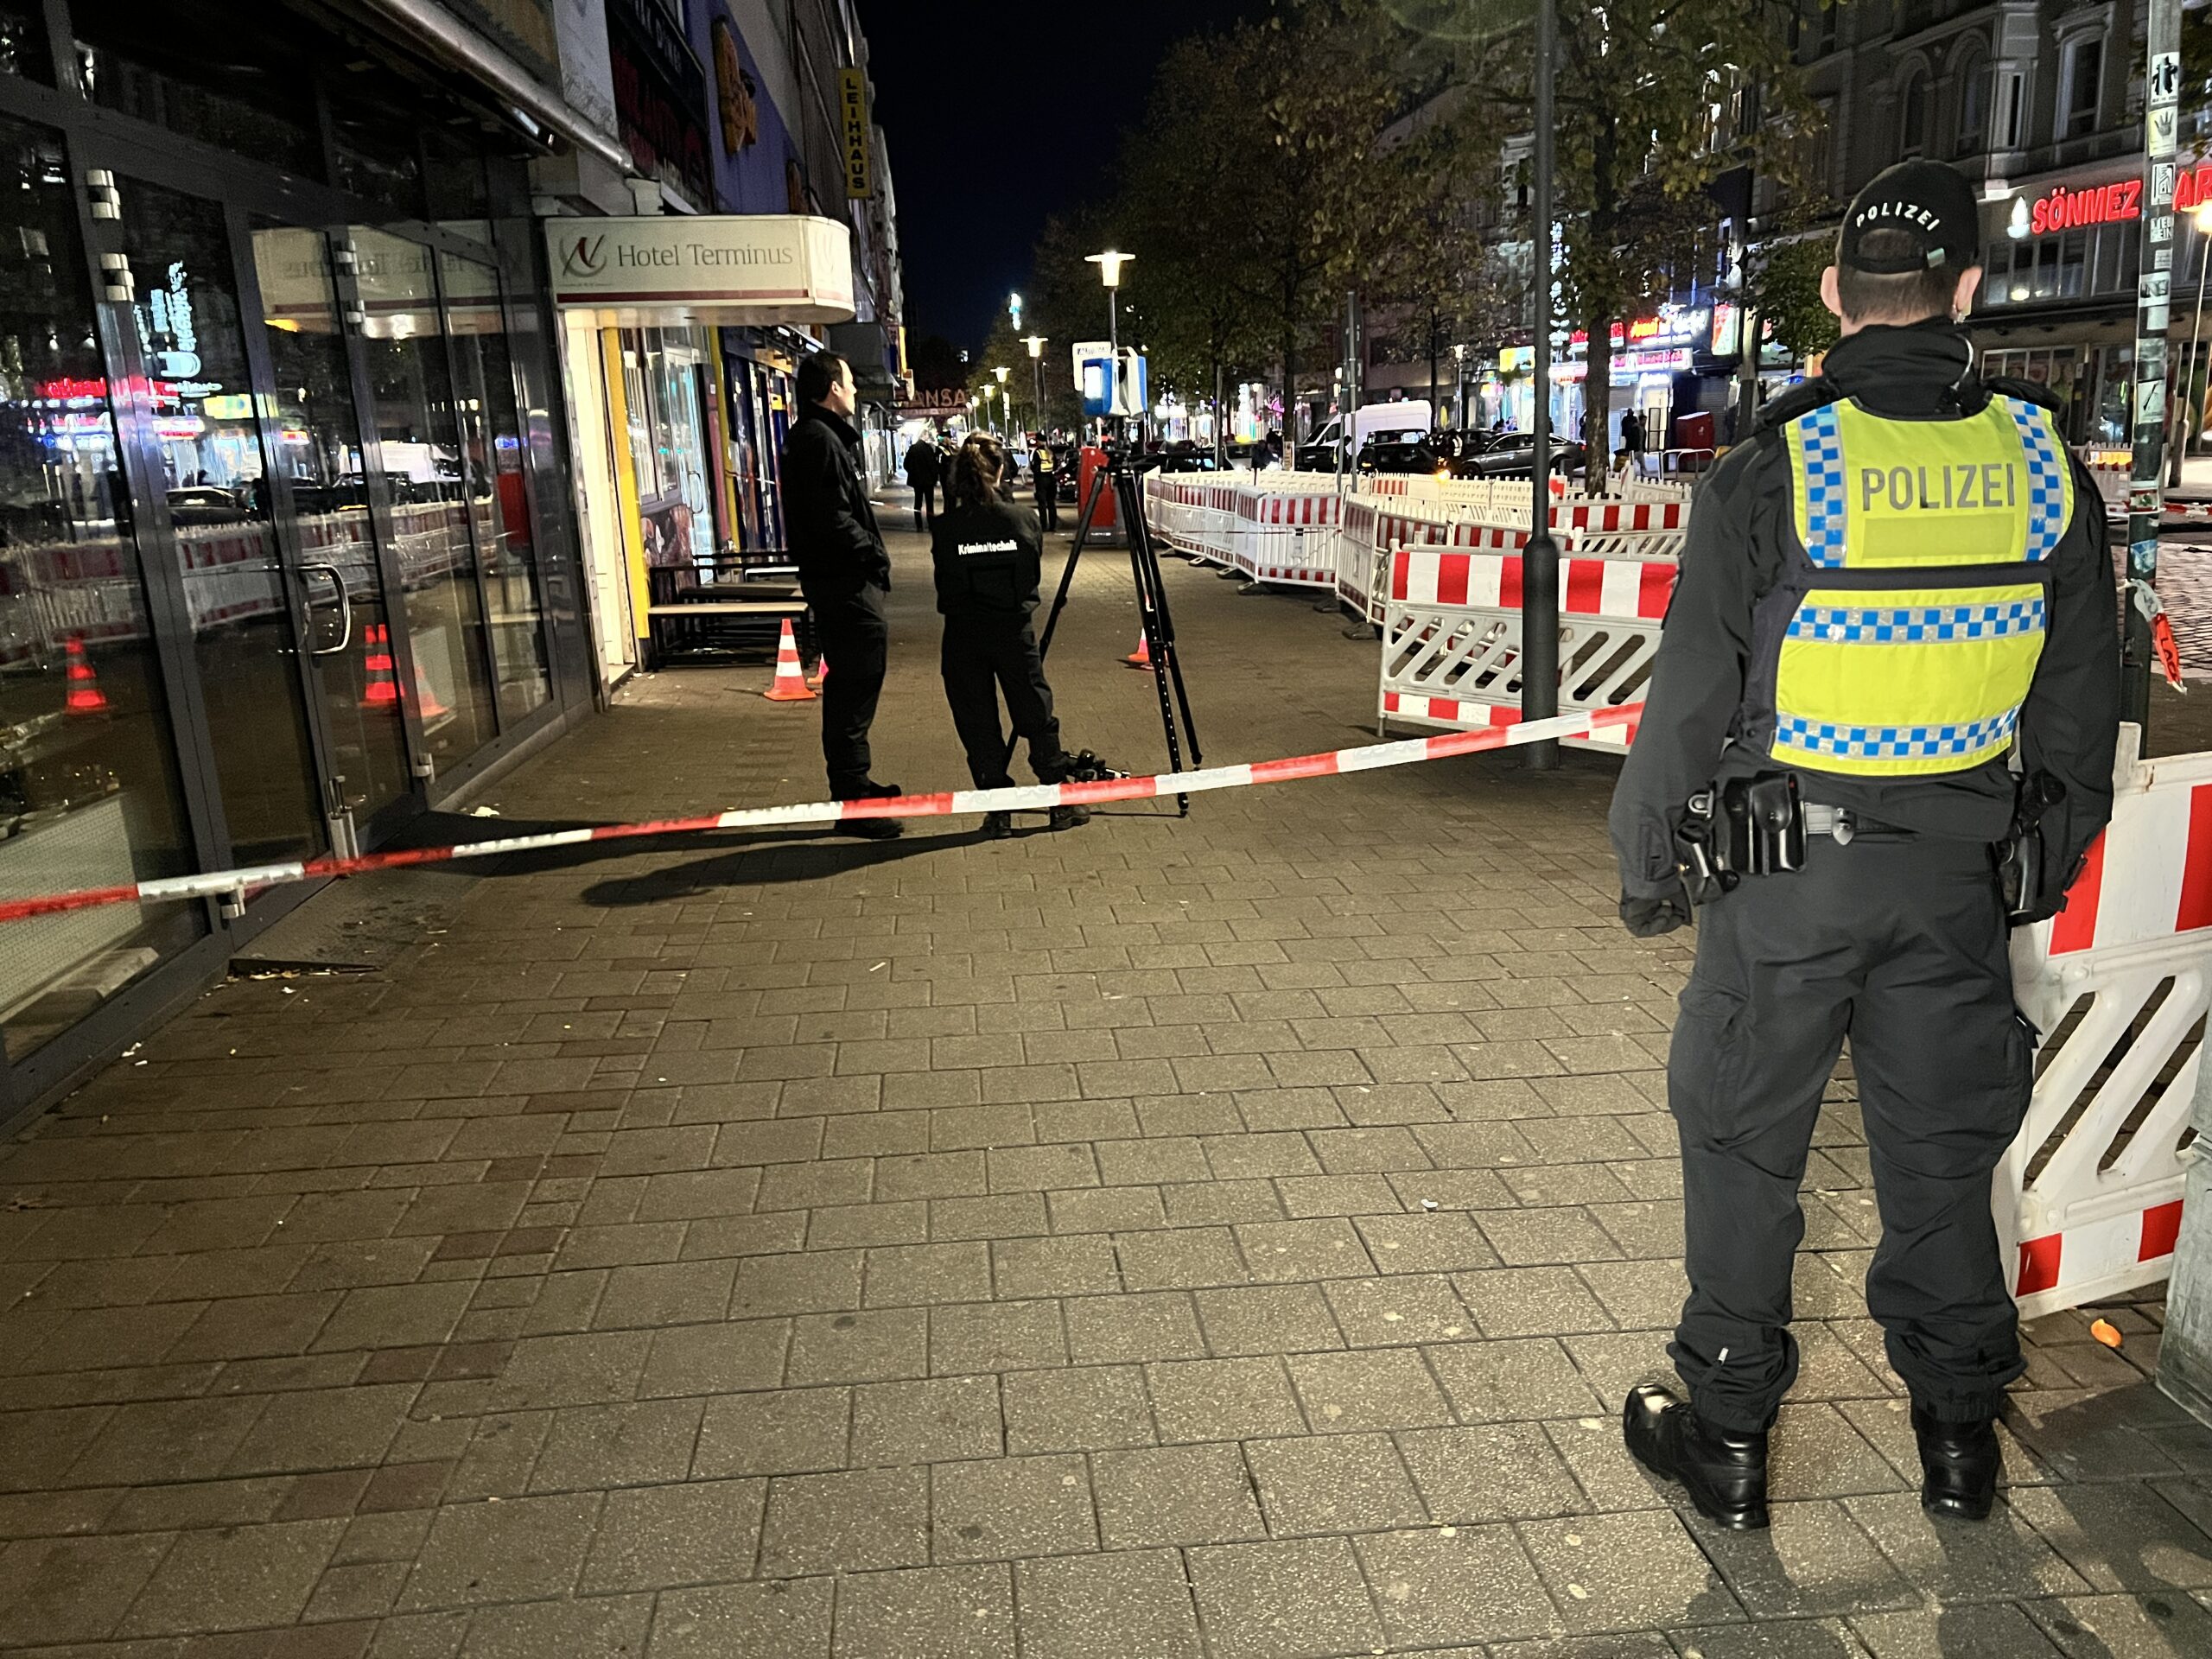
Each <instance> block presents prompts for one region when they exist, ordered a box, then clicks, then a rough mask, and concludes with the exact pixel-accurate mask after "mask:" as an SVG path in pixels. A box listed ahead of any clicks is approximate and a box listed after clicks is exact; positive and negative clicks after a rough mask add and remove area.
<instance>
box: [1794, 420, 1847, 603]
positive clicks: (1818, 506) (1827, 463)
mask: <svg viewBox="0 0 2212 1659" xmlns="http://www.w3.org/2000/svg"><path fill="white" fill-rule="evenodd" d="M1797 440H1798V444H1799V447H1800V448H1801V449H1802V452H1803V454H1804V457H1805V555H1806V556H1807V557H1808V558H1809V559H1811V560H1812V562H1813V563H1815V564H1819V565H1828V566H1837V565H1840V564H1842V563H1843V562H1844V556H1845V543H1844V522H1843V514H1844V501H1845V492H1844V487H1843V437H1842V435H1841V434H1840V433H1839V432H1838V431H1837V430H1836V424H1835V405H1834V404H1821V407H1820V408H1818V409H1816V410H1814V411H1813V412H1812V413H1811V414H1809V415H1805V416H1800V417H1799V419H1798V422H1797Z"/></svg>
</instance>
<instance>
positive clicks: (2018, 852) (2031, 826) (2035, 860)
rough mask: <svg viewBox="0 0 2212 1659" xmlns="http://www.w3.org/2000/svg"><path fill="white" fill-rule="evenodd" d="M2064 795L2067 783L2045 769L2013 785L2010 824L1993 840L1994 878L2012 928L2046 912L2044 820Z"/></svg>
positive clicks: (1991, 848)
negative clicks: (1997, 840) (2002, 894)
mask: <svg viewBox="0 0 2212 1659" xmlns="http://www.w3.org/2000/svg"><path fill="white" fill-rule="evenodd" d="M2065 798H2066V785H2064V784H2063V783H2061V782H2059V780H2058V779H2056V778H2054V777H2053V776H2051V774H2050V773H2049V772H2031V773H2029V774H2027V775H2026V776H2025V777H2023V778H2022V779H2020V780H2019V782H2018V785H2016V786H2015V793H2014V795H2013V798H2012V829H2010V830H2008V831H2007V832H2006V833H2005V839H2004V840H2002V841H1999V842H1992V843H1991V845H1990V849H1989V851H1990V855H1991V857H1992V858H1993V860H1994V861H1996V865H1997V881H1998V885H1999V887H2000V888H2001V889H2002V890H2003V892H2004V894H2005V919H2006V920H2007V921H2009V922H2010V923H2012V925H2013V926H2015V927H2021V926H2025V925H2027V924H2028V923H2030V922H2036V921H2040V920H2042V919H2043V918H2044V917H2045V916H2047V915H2049V914H2050V911H2051V908H2052V907H2051V906H2050V904H2049V903H2048V900H2049V899H2050V898H2051V897H2052V896H2053V895H2052V894H2051V893H2050V878H2049V875H2048V874H2047V869H2046V852H2047V849H2046V848H2045V847H2044V834H2043V821H2044V815H2045V814H2046V813H2048V812H2049V811H2050V809H2051V808H2052V807H2054V806H2056V805H2057V804H2059V803H2060V802H2061V801H2063V800H2064V799H2065Z"/></svg>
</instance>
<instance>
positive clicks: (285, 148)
mask: <svg viewBox="0 0 2212 1659" xmlns="http://www.w3.org/2000/svg"><path fill="white" fill-rule="evenodd" d="M14 3H16V4H18V5H24V4H25V0H14ZM26 9H28V7H27V5H26ZM72 13H73V22H74V25H75V27H76V29H77V42H76V53H75V56H76V62H77V79H78V85H79V89H80V90H81V91H82V92H83V93H84V95H85V97H86V99H89V100H90V101H91V102H92V103H94V104H97V105H100V106H101V107H102V108H103V109H109V110H113V111H117V112H118V114H122V115H128V116H132V117H135V118H137V119H138V120H141V121H148V122H151V123H152V124H155V125H156V126H160V127H166V128H168V130H170V131H172V132H177V133H182V134H183V135H185V136H186V137H191V138H197V139H200V141H202V142H203V143H210V144H214V145H217V146H218V147H219V148H221V149H227V150H229V151H231V152H232V154H234V155H238V156H251V158H252V159H254V160H255V161H257V162H264V163H266V164H269V165H273V166H277V167H281V168H287V169H289V171H291V172H294V173H298V174H302V175H308V176H310V177H313V176H320V175H321V172H322V167H321V142H320V139H319V137H318V136H317V122H316V116H315V78H316V73H317V66H316V65H315V63H314V62H313V61H312V60H309V59H308V57H307V56H306V55H305V54H299V53H296V52H294V51H293V50H292V49H291V48H289V47H288V46H287V45H286V44H285V43H284V41H283V38H282V36H283V31H281V30H277V29H271V28H270V21H269V17H268V15H267V13H266V12H265V11H264V10H263V9H261V8H260V7H258V6H255V5H251V4H241V3H237V0H193V7H192V17H191V25H190V27H189V28H182V27H180V26H179V23H178V19H177V16H176V14H175V11H173V10H171V9H170V8H168V7H165V6H121V5H113V4H105V5H103V4H97V3H96V4H91V5H86V4H79V5H76V6H74V7H73V8H72Z"/></svg>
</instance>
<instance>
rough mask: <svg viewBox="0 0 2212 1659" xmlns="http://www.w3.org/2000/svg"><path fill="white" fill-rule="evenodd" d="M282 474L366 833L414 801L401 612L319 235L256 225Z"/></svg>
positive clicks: (315, 666) (322, 669) (334, 762)
mask: <svg viewBox="0 0 2212 1659" xmlns="http://www.w3.org/2000/svg"><path fill="white" fill-rule="evenodd" d="M252 239H253V265H254V272H255V276H256V277H257V280H258V285H259V288H260V291H261V308H262V317H263V327H264V334H265V335H266V340H267V349H268V353H269V365H270V380H271V382H272V385H273V396H272V397H271V398H270V409H269V414H270V425H271V427H272V428H273V429H274V436H275V448H276V453H277V468H278V470H279V471H280V472H281V473H282V474H283V479H284V482H285V484H286V486H287V488H288V492H289V496H290V499H291V510H292V513H293V522H294V523H295V524H296V525H297V527H298V537H297V541H298V547H299V555H298V564H297V569H298V572H299V577H300V581H299V588H300V592H301V597H302V601H303V603H304V604H305V606H306V607H307V608H308V613H309V617H310V626H309V630H308V632H309V639H308V657H307V661H308V667H309V670H310V672H311V680H312V689H313V695H314V696H315V702H316V706H317V709H318V711H319V713H320V715H321V729H322V734H323V741H324V744H325V747H326V749H327V757H328V759H327V764H328V771H327V778H328V779H329V784H328V789H329V792H330V795H331V798H332V803H333V807H334V810H340V811H343V812H344V813H346V815H347V816H348V817H349V818H350V819H351V821H352V822H353V823H355V824H364V823H367V822H369V821H370V820H372V819H374V818H376V817H379V816H380V815H382V814H384V813H385V812H387V811H389V810H391V809H392V808H394V807H395V806H397V805H398V804H400V803H402V802H404V801H406V800H408V799H409V798H410V796H411V794H412V791H413V789H414V775H413V770H412V768H411V767H410V765H409V763H408V751H407V734H406V726H405V711H406V708H407V705H408V703H409V702H410V701H412V700H413V699H412V696H411V693H410V689H409V688H408V687H406V686H405V685H404V683H402V681H401V679H400V677H399V671H398V668H397V663H398V661H399V658H398V656H397V654H396V653H395V652H394V649H393V645H392V638H391V611H390V609H389V603H388V598H387V595H386V594H385V584H384V577H383V575H382V573H381V571H380V570H379V569H378V563H377V543H376V530H375V524H374V518H373V515H372V512H371V511H370V494H369V474H368V468H367V467H366V465H365V459H364V455H365V452H364V448H363V445H362V442H361V422H360V416H359V406H358V405H357V404H356V403H355V401H354V393H353V370H352V366H351V363H350V355H349V353H348V352H347V350H346V337H345V335H344V334H343V333H342V332H341V329H340V310H339V308H338V304H337V300H336V295H335V290H334V288H333V286H332V283H331V252H330V239H329V238H328V237H327V236H325V235H324V234H323V233H322V232H321V231H318V230H311V229H308V228H306V227H303V226H296V225H282V224H277V223H273V222H271V221H270V220H267V219H256V220H254V222H253V226H252Z"/></svg>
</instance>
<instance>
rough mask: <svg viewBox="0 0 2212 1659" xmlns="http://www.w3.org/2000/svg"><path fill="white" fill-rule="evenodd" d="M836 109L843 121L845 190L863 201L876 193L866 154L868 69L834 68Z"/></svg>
mask: <svg viewBox="0 0 2212 1659" xmlns="http://www.w3.org/2000/svg"><path fill="white" fill-rule="evenodd" d="M837 111H838V113H839V114H840V115H841V116H842V117H843V118H844V123H845V194H846V196H847V198H848V199H849V200H853V201H866V200H868V198H869V197H870V196H873V195H874V194H875V168H874V165H873V164H872V162H871V160H870V157H869V156H868V71H867V70H865V69H861V68H857V67H855V68H851V69H840V70H839V71H838V72H837Z"/></svg>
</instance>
